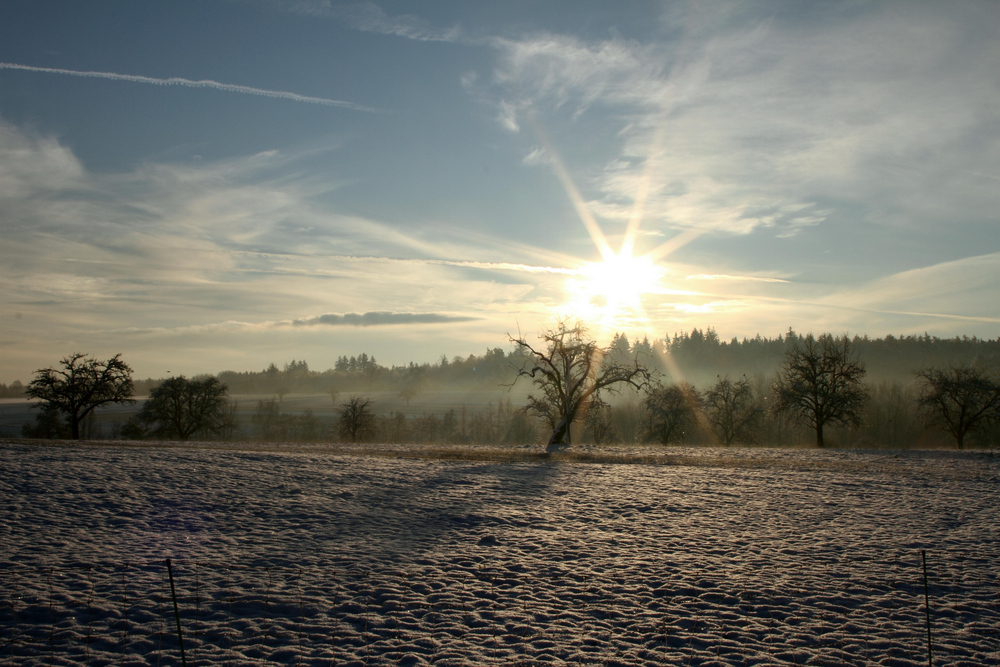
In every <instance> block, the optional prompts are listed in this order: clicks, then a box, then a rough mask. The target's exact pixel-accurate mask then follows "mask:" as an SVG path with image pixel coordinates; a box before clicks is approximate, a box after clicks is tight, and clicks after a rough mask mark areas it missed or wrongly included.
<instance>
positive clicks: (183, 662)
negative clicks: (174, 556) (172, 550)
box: [167, 558, 187, 667]
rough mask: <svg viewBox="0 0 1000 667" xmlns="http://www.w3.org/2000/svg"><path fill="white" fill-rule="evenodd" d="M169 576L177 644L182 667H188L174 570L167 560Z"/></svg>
mask: <svg viewBox="0 0 1000 667" xmlns="http://www.w3.org/2000/svg"><path fill="white" fill-rule="evenodd" d="M167 574H168V575H170V596H171V597H172V598H173V599H174V620H176V621H177V642H178V643H179V644H180V646H181V665H183V666H184V667H187V658H186V657H185V656H184V633H182V632H181V612H180V609H178V607H177V590H176V589H175V588H174V568H173V566H172V565H171V564H170V559H169V558H168V559H167Z"/></svg>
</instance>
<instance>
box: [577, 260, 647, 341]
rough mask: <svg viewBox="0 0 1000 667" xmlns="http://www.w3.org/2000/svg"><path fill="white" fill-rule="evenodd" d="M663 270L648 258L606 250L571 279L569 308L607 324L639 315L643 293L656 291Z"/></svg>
mask: <svg viewBox="0 0 1000 667" xmlns="http://www.w3.org/2000/svg"><path fill="white" fill-rule="evenodd" d="M664 273H665V271H664V270H663V269H662V268H661V267H659V266H657V265H656V263H654V262H653V261H652V260H651V259H649V258H647V257H633V256H632V255H631V254H629V253H627V252H622V253H620V254H617V255H616V254H614V253H608V255H607V256H606V257H605V258H604V261H602V262H594V263H591V264H587V265H586V266H584V267H583V268H582V269H580V273H579V275H578V277H575V278H571V279H570V281H569V284H568V285H567V287H568V289H569V292H570V295H571V299H570V307H571V309H572V310H573V311H575V314H577V315H579V316H582V317H585V318H587V319H591V320H593V319H596V320H599V321H601V322H602V323H605V324H610V325H614V324H619V323H623V322H622V320H632V319H634V318H637V317H641V316H642V313H643V308H642V295H643V294H649V293H653V292H656V291H658V290H659V286H660V279H661V278H662V277H663V275H664Z"/></svg>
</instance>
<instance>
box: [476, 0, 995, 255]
mask: <svg viewBox="0 0 1000 667" xmlns="http://www.w3.org/2000/svg"><path fill="white" fill-rule="evenodd" d="M988 7H990V5H989V3H986V4H982V3H980V4H975V3H970V4H968V5H964V6H963V9H962V10H961V11H953V10H946V9H943V8H940V7H937V8H936V7H935V6H933V5H899V4H881V5H865V6H864V7H861V6H857V7H855V8H854V9H850V10H848V9H847V8H846V6H845V7H843V8H841V9H836V8H834V9H830V8H826V9H824V8H821V7H820V6H819V5H814V6H813V8H812V9H805V10H803V12H801V13H796V15H795V17H794V18H792V17H791V16H790V15H788V16H781V15H779V16H777V17H776V16H775V15H774V14H773V13H772V12H770V11H766V10H765V11H760V6H758V5H755V4H753V3H726V2H719V3H712V8H711V9H706V7H705V5H704V3H698V2H679V3H673V4H672V5H671V7H670V8H669V9H665V10H664V11H665V14H667V15H668V16H665V19H664V22H663V25H664V26H669V30H668V31H665V32H664V33H663V34H662V35H661V36H659V37H657V36H651V37H650V38H648V40H646V41H637V40H633V39H625V38H622V37H620V36H612V37H610V38H607V39H589V40H588V39H583V38H580V37H579V36H575V35H566V34H556V33H544V32H534V33H528V34H525V35H524V36H522V37H519V38H504V39H496V40H493V41H492V42H491V44H492V46H493V48H494V49H495V52H496V54H497V61H496V65H495V72H494V81H495V86H496V88H495V90H494V101H495V104H496V108H497V109H498V113H497V119H498V121H499V122H500V124H501V125H503V126H505V127H508V128H509V127H511V126H512V123H514V122H516V115H514V109H513V108H512V107H511V105H510V102H509V100H511V99H516V100H518V105H519V106H518V109H521V108H524V109H530V110H531V112H532V113H533V114H534V116H535V117H536V118H537V119H538V122H539V123H540V124H541V125H543V126H545V127H548V128H558V127H570V128H572V127H575V126H581V125H583V120H582V119H583V118H584V117H586V118H587V121H586V128H587V130H586V131H587V132H588V136H589V137H591V136H592V137H593V138H592V140H591V141H590V142H589V143H590V144H591V145H593V146H594V147H595V148H594V149H592V151H591V153H592V154H593V153H595V152H596V151H597V150H598V149H597V147H603V158H604V166H603V168H600V167H596V168H595V165H594V163H593V162H589V163H587V164H585V165H572V164H570V165H569V166H570V168H577V169H579V172H580V173H581V174H586V180H584V179H583V178H580V181H579V185H580V189H581V191H582V192H583V193H584V196H585V197H586V198H587V199H588V206H589V208H590V210H591V211H593V212H594V214H595V215H597V216H599V217H600V218H603V219H604V220H605V221H613V222H615V223H622V224H624V223H625V222H627V221H628V220H629V219H630V216H631V215H632V214H633V208H634V207H633V204H634V202H635V201H636V198H637V197H638V193H639V192H645V193H646V194H645V195H644V196H645V213H646V215H645V220H646V222H645V223H644V225H645V226H646V227H657V228H673V229H676V228H694V229H699V230H701V231H704V232H715V233H717V234H739V235H748V234H751V233H760V232H767V233H768V235H769V236H773V237H779V238H781V237H785V238H787V237H793V236H802V235H804V234H811V235H818V234H823V233H825V232H824V231H823V229H824V228H829V227H832V226H846V225H858V226H860V225H867V226H868V227H867V230H868V231H869V232H871V231H876V230H884V232H883V233H884V234H886V235H889V234H891V233H894V232H896V231H898V229H899V228H904V227H905V228H909V229H929V228H934V227H936V226H939V225H940V224H941V221H942V220H945V219H947V220H949V221H950V222H951V224H955V223H956V222H957V221H956V216H961V218H962V220H961V222H962V223H963V224H964V223H968V224H980V223H979V221H980V220H982V219H986V218H988V217H989V216H990V215H992V214H991V213H990V210H995V203H996V199H995V183H992V182H991V180H992V179H987V178H981V177H975V178H970V177H969V175H968V172H970V171H971V172H975V173H978V174H990V173H996V172H997V169H998V168H1000V162H998V153H997V151H996V149H995V146H996V137H997V132H996V126H995V123H994V122H993V121H992V116H991V115H990V114H988V113H983V112H981V110H983V109H991V108H996V107H997V105H998V104H1000V86H998V85H997V83H996V77H995V76H993V74H992V72H995V71H996V70H997V69H998V68H1000V51H998V50H997V49H995V48H993V45H992V43H991V42H990V40H988V39H981V38H979V37H980V36H982V35H984V34H985V32H984V31H988V30H995V29H997V28H1000V13H998V12H996V11H994V10H995V7H993V8H991V9H987V8H988ZM986 26H990V27H989V28H987V27H986ZM929 36H933V37H932V38H929ZM847 45H849V46H847ZM601 128H603V130H602V129H601ZM553 131H555V130H553ZM602 131H603V132H604V134H602V135H596V134H594V133H595V132H602ZM569 133H570V134H571V132H569ZM568 140H571V139H568ZM554 143H555V144H556V147H557V148H559V140H558V138H556V139H554ZM564 148H568V147H564ZM598 159H600V158H598ZM574 175H576V174H574ZM647 178H649V180H648V182H647V181H646V179H647ZM833 238H834V239H835V240H834V242H833V244H836V245H840V246H843V245H844V244H845V241H843V240H842V239H843V237H836V236H835V237H833Z"/></svg>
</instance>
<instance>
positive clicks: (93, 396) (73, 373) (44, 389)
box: [25, 353, 134, 440]
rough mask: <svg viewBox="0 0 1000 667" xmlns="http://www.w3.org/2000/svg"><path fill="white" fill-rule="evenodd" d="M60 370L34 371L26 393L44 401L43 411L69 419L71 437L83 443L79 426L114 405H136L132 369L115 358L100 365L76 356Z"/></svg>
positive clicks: (42, 404) (65, 361) (62, 362)
mask: <svg viewBox="0 0 1000 667" xmlns="http://www.w3.org/2000/svg"><path fill="white" fill-rule="evenodd" d="M60 364H61V365H62V368H61V369H55V368H43V369H40V370H37V371H35V379H34V380H32V381H31V382H30V383H29V384H28V388H27V390H26V391H25V393H26V394H27V395H28V396H29V397H31V398H37V399H38V400H40V401H42V403H41V404H39V405H41V406H42V407H43V409H44V410H45V411H46V412H47V413H49V414H52V412H53V411H58V412H60V413H62V414H64V415H66V419H67V421H68V422H69V427H70V437H72V438H73V439H74V440H79V439H80V425H81V424H82V423H83V421H84V420H85V419H86V418H87V417H88V416H90V415H91V414H93V412H94V410H95V409H97V408H99V407H101V406H103V405H109V404H111V403H133V402H134V401H133V399H132V394H133V392H134V388H133V385H132V369H131V368H130V367H129V365H128V364H126V363H125V362H124V361H122V360H121V355H120V354H116V355H115V356H113V357H112V358H110V359H108V360H107V361H100V360H98V359H94V358H93V357H88V356H87V355H85V354H80V353H76V354H73V355H70V356H68V357H66V358H64V359H63V360H62V361H61V362H60Z"/></svg>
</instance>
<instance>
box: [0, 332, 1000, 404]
mask: <svg viewBox="0 0 1000 667" xmlns="http://www.w3.org/2000/svg"><path fill="white" fill-rule="evenodd" d="M803 340H804V336H803V335H801V334H798V333H796V332H795V331H793V330H791V329H789V330H788V332H787V333H786V334H785V335H779V336H777V337H776V338H766V337H761V336H760V335H758V336H756V337H754V338H743V339H738V338H733V339H732V340H729V341H724V340H721V339H720V338H719V335H718V334H717V333H716V331H715V329H713V328H712V327H708V328H707V329H704V330H702V329H698V328H695V329H693V330H692V331H691V332H690V333H679V334H674V335H673V336H672V337H671V336H667V337H665V338H662V339H657V340H654V341H650V340H649V339H648V338H643V339H642V340H635V341H630V340H629V339H628V337H627V336H626V335H625V334H616V335H615V337H614V338H613V340H612V341H611V345H610V353H611V354H612V355H614V356H616V357H620V358H622V359H627V358H632V357H638V358H639V359H640V361H642V362H643V363H645V364H646V365H647V366H648V367H649V368H650V369H652V370H655V371H657V372H658V373H659V374H661V376H662V379H663V381H664V382H665V383H668V382H680V381H685V382H688V383H690V384H692V385H694V386H695V387H697V388H699V389H701V388H704V387H707V386H709V385H711V384H713V383H714V382H715V381H716V379H717V378H719V377H726V376H729V377H732V378H736V377H740V376H743V375H745V376H747V377H748V378H754V377H757V378H760V377H763V378H767V377H769V376H771V375H772V374H774V373H775V372H776V371H777V369H778V367H779V366H780V364H781V362H782V361H783V359H784V356H785V352H786V351H787V350H788V349H790V348H792V347H794V346H795V345H796V344H799V343H801V342H802V341H803ZM852 344H853V346H854V347H855V349H856V350H857V352H858V354H859V356H860V358H861V361H862V362H863V363H864V364H865V366H866V368H867V371H868V376H867V381H868V382H869V383H876V382H880V381H888V382H900V383H902V384H908V383H909V382H911V381H913V380H914V377H915V373H916V372H917V371H919V370H922V369H926V368H932V367H935V368H946V367H949V366H953V365H958V364H969V363H975V364H977V365H982V366H986V367H998V366H1000V338H997V339H993V340H990V339H983V338H976V337H971V338H970V337H966V336H963V337H955V338H938V337H936V336H930V335H928V334H924V335H917V336H900V337H898V338H897V337H895V336H891V335H890V336H886V337H885V338H868V337H867V336H855V337H854V338H853V339H852ZM526 360H527V359H526V358H525V357H523V356H521V353H519V352H518V351H510V352H506V351H504V349H503V348H499V347H496V348H493V349H490V350H487V351H486V353H485V354H483V355H481V356H480V355H474V354H473V355H469V356H468V357H465V358H463V357H458V356H456V357H453V358H452V359H448V358H447V357H446V356H444V355H442V357H441V359H440V361H438V362H436V363H423V364H417V363H413V362H411V363H410V364H408V365H405V366H388V367H387V366H383V365H381V364H379V363H378V361H377V360H376V359H375V357H373V356H369V355H368V354H367V353H365V352H361V353H360V354H358V355H356V356H350V357H348V356H346V355H343V356H340V357H339V358H338V359H337V362H336V364H335V365H334V367H333V368H329V369H326V370H323V371H317V370H313V369H311V368H310V367H309V364H308V363H307V362H306V361H305V360H295V359H293V360H292V361H290V362H288V363H286V364H284V365H283V366H282V367H278V366H277V365H276V364H274V363H272V364H271V365H270V366H268V367H267V368H265V369H263V370H260V371H242V372H241V371H230V370H227V371H223V372H221V373H219V374H218V375H216V376H215V377H217V378H218V379H219V381H220V382H222V383H223V384H225V385H226V386H227V387H229V392H230V394H234V395H262V394H263V395H276V396H279V397H281V396H286V395H292V394H324V393H329V392H330V391H331V390H333V391H336V392H338V393H341V394H347V393H355V392H372V391H399V392H405V393H407V394H412V395H417V394H419V393H420V392H423V391H426V390H433V389H435V388H443V387H447V388H448V389H452V390H456V389H475V390H491V389H496V388H498V387H501V386H503V385H509V384H511V383H512V382H513V381H514V378H515V376H516V375H517V372H518V370H519V369H520V368H521V367H522V366H523V365H524V363H525V362H526ZM198 377H204V376H198ZM162 382H163V379H153V378H147V379H145V380H136V381H135V391H136V394H137V395H139V396H144V395H148V394H149V391H150V390H151V389H154V388H155V387H157V386H159V385H160V384H161V383H162ZM524 389H525V390H527V389H528V386H527V383H525V384H524ZM23 395H24V386H23V384H22V383H21V382H20V381H15V382H13V383H11V384H10V385H9V386H8V385H5V384H3V383H0V398H19V397H22V396H23Z"/></svg>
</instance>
